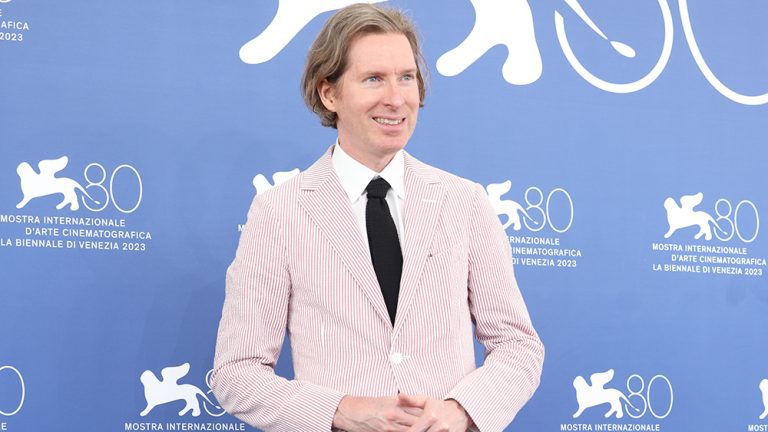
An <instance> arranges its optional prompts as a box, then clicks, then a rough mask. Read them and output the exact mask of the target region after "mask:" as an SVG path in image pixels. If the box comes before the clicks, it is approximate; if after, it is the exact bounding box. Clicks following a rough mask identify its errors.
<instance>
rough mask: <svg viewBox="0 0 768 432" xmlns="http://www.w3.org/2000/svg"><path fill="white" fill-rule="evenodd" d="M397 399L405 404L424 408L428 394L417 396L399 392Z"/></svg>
mask: <svg viewBox="0 0 768 432" xmlns="http://www.w3.org/2000/svg"><path fill="white" fill-rule="evenodd" d="M397 399H398V400H399V401H400V403H401V404H403V405H407V406H411V407H417V408H424V405H426V403H427V400H428V398H427V397H426V396H415V395H414V396H411V395H407V394H405V393H399V394H398V395H397Z"/></svg>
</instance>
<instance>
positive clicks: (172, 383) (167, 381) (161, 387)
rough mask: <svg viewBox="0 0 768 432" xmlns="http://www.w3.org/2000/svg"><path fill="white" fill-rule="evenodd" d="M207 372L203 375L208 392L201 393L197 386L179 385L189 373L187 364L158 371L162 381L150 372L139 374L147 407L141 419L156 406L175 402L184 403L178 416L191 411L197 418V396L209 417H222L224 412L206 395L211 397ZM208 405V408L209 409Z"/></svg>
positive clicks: (209, 375)
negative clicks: (201, 399) (201, 400)
mask: <svg viewBox="0 0 768 432" xmlns="http://www.w3.org/2000/svg"><path fill="white" fill-rule="evenodd" d="M212 372H213V371H212V370H211V371H208V373H207V374H206V375H205V384H206V385H207V386H208V391H207V392H203V391H202V390H200V388H198V387H197V386H194V385H192V384H179V382H178V381H179V380H180V379H181V378H184V377H185V376H186V375H187V373H189V363H184V364H182V365H179V366H172V367H166V368H164V369H163V370H162V371H160V375H161V376H162V377H163V379H162V380H160V379H158V378H157V376H155V374H154V373H153V372H152V371H150V370H145V371H144V372H143V373H142V374H141V378H140V379H141V383H142V384H143V385H144V398H145V399H146V401H147V407H146V408H144V410H143V411H142V412H141V413H140V415H141V416H142V417H144V416H146V415H147V414H149V412H150V411H152V409H153V408H155V407H156V406H158V405H164V404H167V403H171V402H175V401H184V402H185V403H186V405H185V406H184V408H183V409H182V410H181V411H179V416H183V415H184V414H186V413H188V412H190V411H192V416H194V417H197V416H199V415H200V413H201V410H200V400H199V399H198V398H197V397H198V396H200V397H202V398H203V409H205V412H207V413H208V414H209V415H211V416H213V417H219V416H222V415H224V412H225V411H224V410H223V409H222V408H221V407H220V406H219V405H217V404H215V403H213V402H212V401H211V399H209V398H208V395H212V393H213V392H212V390H211V389H210V388H211V373H212ZM209 405H210V408H209Z"/></svg>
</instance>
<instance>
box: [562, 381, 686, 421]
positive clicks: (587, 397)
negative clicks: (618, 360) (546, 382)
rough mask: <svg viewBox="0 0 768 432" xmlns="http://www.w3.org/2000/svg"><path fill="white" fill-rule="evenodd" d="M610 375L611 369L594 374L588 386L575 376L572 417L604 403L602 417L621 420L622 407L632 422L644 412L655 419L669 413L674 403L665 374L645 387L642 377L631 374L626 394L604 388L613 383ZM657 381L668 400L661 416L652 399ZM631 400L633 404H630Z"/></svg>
mask: <svg viewBox="0 0 768 432" xmlns="http://www.w3.org/2000/svg"><path fill="white" fill-rule="evenodd" d="M613 375H614V371H613V369H608V370H607V371H605V372H596V373H593V374H592V375H591V376H590V377H589V380H590V382H589V383H587V380H585V379H584V377H582V376H577V377H576V378H575V379H574V380H573V388H574V389H576V402H577V403H578V405H579V407H578V409H577V410H576V412H575V413H574V414H573V418H579V417H580V416H581V415H582V414H583V413H584V411H585V410H587V409H589V408H593V407H597V406H600V405H604V404H608V406H609V409H608V411H607V412H605V414H604V415H603V416H604V417H605V418H608V417H611V416H615V417H616V418H617V419H619V418H622V417H624V407H625V406H626V407H627V408H628V409H627V410H626V413H627V415H628V416H630V417H632V418H634V419H639V418H641V417H643V416H644V415H645V414H646V412H650V413H651V415H652V416H653V417H655V418H657V419H663V418H665V417H667V416H668V415H669V413H670V412H672V404H673V402H674V394H673V390H672V383H671V382H670V381H669V379H668V378H667V377H665V376H664V375H656V376H654V377H653V378H651V380H650V381H649V382H648V385H647V386H646V384H645V379H643V377H641V376H640V375H638V374H632V375H630V376H629V378H627V385H626V387H627V393H626V394H624V392H622V391H621V390H618V389H615V388H606V387H605V386H606V384H608V383H609V382H611V380H613ZM658 381H662V382H663V383H665V384H666V390H667V397H668V399H669V402H668V404H669V405H668V406H667V410H666V411H665V412H663V413H660V411H659V412H657V410H659V407H655V405H654V403H653V401H652V399H651V389H652V387H653V386H654V385H655V384H656V383H657V382H658ZM658 385H662V384H658ZM632 400H634V401H635V403H632ZM654 407H655V408H654ZM641 408H642V409H641Z"/></svg>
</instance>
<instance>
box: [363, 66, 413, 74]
mask: <svg viewBox="0 0 768 432" xmlns="http://www.w3.org/2000/svg"><path fill="white" fill-rule="evenodd" d="M416 72H418V69H417V68H408V69H405V70H401V71H399V74H400V75H403V74H415V73H416ZM386 74H387V73H386V72H382V71H381V70H380V69H366V70H363V71H361V72H360V73H359V75H360V76H382V75H386Z"/></svg>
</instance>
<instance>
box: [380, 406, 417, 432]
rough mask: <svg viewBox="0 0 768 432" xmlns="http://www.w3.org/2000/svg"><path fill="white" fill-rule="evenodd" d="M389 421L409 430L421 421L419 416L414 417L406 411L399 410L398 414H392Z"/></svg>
mask: <svg viewBox="0 0 768 432" xmlns="http://www.w3.org/2000/svg"><path fill="white" fill-rule="evenodd" d="M387 420H388V421H389V422H390V423H396V424H398V425H401V426H406V428H407V427H410V426H413V424H414V423H416V422H417V421H418V420H419V416H418V415H413V414H411V413H409V412H407V411H405V410H398V411H397V412H395V413H393V414H391V415H390V416H389V417H388V418H387ZM404 430H405V429H404Z"/></svg>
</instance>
